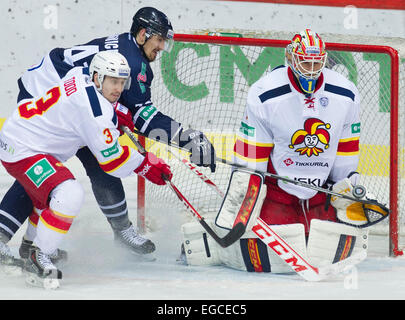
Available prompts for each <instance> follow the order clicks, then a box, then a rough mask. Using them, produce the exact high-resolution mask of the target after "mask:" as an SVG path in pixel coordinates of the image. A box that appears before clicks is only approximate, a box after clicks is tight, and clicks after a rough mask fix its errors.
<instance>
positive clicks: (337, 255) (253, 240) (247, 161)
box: [183, 29, 388, 272]
mask: <svg viewBox="0 0 405 320" xmlns="http://www.w3.org/2000/svg"><path fill="white" fill-rule="evenodd" d="M326 59H327V52H326V51H325V44H324V42H323V41H322V39H321V38H320V37H319V35H318V34H316V33H314V32H313V31H311V30H309V29H306V30H304V31H302V32H300V33H299V34H296V35H295V36H294V38H293V39H292V41H291V43H290V44H289V45H288V46H287V48H286V61H287V66H280V67H277V68H275V69H273V70H272V72H270V73H269V74H267V75H265V76H263V77H262V78H261V79H260V80H258V81H257V82H256V83H254V84H253V85H252V87H251V88H250V90H249V92H248V97H247V104H246V110H245V113H244V116H243V119H241V126H240V129H239V131H238V132H237V139H236V143H235V145H234V162H235V163H236V164H238V165H241V166H244V167H248V168H250V169H255V170H258V171H262V172H270V173H273V174H276V175H278V176H284V177H289V178H290V179H294V180H297V181H301V182H305V183H307V184H311V185H314V186H316V187H327V185H328V184H329V185H331V186H333V191H335V192H338V193H345V194H346V193H348V194H350V192H351V190H352V189H353V185H356V184H357V183H358V178H359V174H358V173H357V172H356V170H357V165H358V161H359V139H360V96H359V92H358V90H357V88H356V86H355V85H354V84H353V83H352V82H350V81H349V80H347V79H346V78H345V77H343V76H342V75H340V74H339V73H337V72H335V71H332V70H330V69H327V68H325V64H326ZM234 174H237V175H238V176H237V178H235V179H239V181H242V182H239V183H236V188H234V189H233V187H232V184H230V186H229V187H228V194H231V193H235V194H237V193H240V192H241V190H242V193H244V192H246V196H248V193H247V192H249V186H250V185H249V186H248V184H249V181H250V180H249V178H250V174H246V173H244V174H243V173H236V172H234ZM243 175H245V176H246V175H247V176H246V177H244V176H243ZM243 181H244V182H243ZM244 184H245V185H246V186H247V188H245V187H242V186H243V185H244ZM246 190H248V191H246ZM260 192H261V194H260V195H259V196H258V197H257V198H258V199H259V200H257V201H258V203H257V204H256V206H255V209H254V210H253V212H251V213H250V214H251V216H250V220H252V221H251V222H250V223H249V224H248V225H252V223H253V222H254V220H255V218H256V217H257V216H260V218H261V219H263V220H264V221H265V222H266V223H267V224H269V225H274V228H275V229H276V230H277V231H278V232H279V234H280V235H281V236H282V237H283V238H284V239H285V240H286V241H287V242H288V243H290V244H291V245H292V246H293V247H294V248H296V250H298V252H300V253H301V254H302V255H303V256H305V257H308V258H309V259H310V260H311V261H312V262H313V263H314V264H315V265H318V266H319V265H320V264H322V263H334V262H337V261H340V260H343V259H345V258H347V257H349V256H350V255H351V254H353V252H358V251H362V250H366V248H367V231H366V230H365V229H364V228H363V227H366V226H368V225H369V224H370V223H371V222H370V220H369V219H368V218H367V214H368V213H371V211H372V210H375V211H376V214H377V215H379V219H377V221H373V223H376V222H378V221H379V220H381V219H383V218H384V217H386V216H387V214H388V212H386V211H383V210H380V209H379V208H377V207H372V208H371V209H372V210H371V211H370V210H369V209H370V208H365V207H364V206H362V205H361V204H360V203H358V202H354V201H351V200H346V199H342V198H339V197H332V198H331V199H330V198H329V197H327V195H326V194H325V193H323V192H317V191H316V190H314V189H311V188H307V187H303V186H299V185H296V184H292V183H285V182H283V181H281V180H275V179H270V178H268V177H267V178H266V179H265V181H264V185H263V188H261V190H260ZM244 196H245V194H241V195H240V199H243V198H244ZM367 196H368V197H370V198H371V195H367ZM234 198H237V197H234ZM223 207H226V202H224V204H223ZM223 207H222V208H221V210H220V212H219V214H218V216H217V217H216V220H215V227H217V229H218V230H221V229H224V230H226V229H227V228H228V229H230V228H231V227H232V223H234V221H236V220H235V219H236V218H237V214H238V212H237V211H236V212H235V210H233V213H232V212H230V213H229V212H228V213H226V210H223V209H224V208H223ZM225 209H226V208H225ZM228 211H232V210H228ZM369 211H370V212H369ZM224 212H225V213H224ZM232 214H234V216H233V217H229V215H232ZM224 215H228V217H226V216H224ZM224 221H231V223H230V224H229V225H226V223H224ZM213 225H214V222H213ZM357 227H362V228H357ZM202 234H203V231H201V228H199V227H198V225H196V224H194V223H191V224H186V225H184V226H183V236H184V242H183V247H184V249H185V250H184V257H185V258H186V260H187V263H189V264H196V265H198V264H206V265H210V264H225V265H228V266H230V267H233V268H236V269H240V270H246V271H252V272H289V271H291V268H290V267H289V266H287V265H286V264H285V263H284V261H282V260H281V259H280V258H279V257H278V256H277V255H276V254H274V253H273V252H272V251H271V250H270V249H269V248H267V247H266V245H265V244H264V243H262V242H261V241H260V240H259V239H258V238H257V237H256V236H255V234H253V233H252V232H249V230H248V232H247V233H245V235H244V236H243V237H242V239H241V240H240V242H239V243H236V244H234V245H232V246H230V247H228V248H225V249H224V248H220V247H219V246H218V245H216V243H215V242H214V241H212V240H211V239H210V240H209V241H205V242H203V237H202ZM208 253H209V254H208Z"/></svg>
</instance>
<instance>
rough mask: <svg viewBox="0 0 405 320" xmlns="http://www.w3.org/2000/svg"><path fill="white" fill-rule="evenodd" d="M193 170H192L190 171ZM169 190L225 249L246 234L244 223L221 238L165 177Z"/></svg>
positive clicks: (130, 132) (132, 135)
mask: <svg viewBox="0 0 405 320" xmlns="http://www.w3.org/2000/svg"><path fill="white" fill-rule="evenodd" d="M121 129H122V130H123V131H124V132H125V133H126V134H127V135H128V137H129V138H130V139H131V141H132V142H133V143H134V144H135V146H136V147H137V148H138V150H139V152H140V153H142V154H145V153H146V150H145V148H144V147H143V146H142V145H141V144H140V143H139V141H138V140H137V139H136V137H135V135H134V134H133V132H132V131H131V130H130V129H129V128H128V127H126V126H121ZM190 170H191V169H190ZM163 178H164V180H165V181H166V184H167V185H168V186H169V188H170V189H171V190H172V191H173V192H174V193H175V194H176V196H177V197H178V198H179V200H180V201H181V202H182V203H183V204H184V206H185V207H186V209H187V211H188V212H190V213H191V214H192V215H193V217H195V218H196V219H197V220H198V221H199V222H200V224H201V226H202V227H203V228H204V229H205V231H207V233H208V234H209V235H210V236H211V237H212V238H213V239H214V240H215V241H216V242H217V243H218V244H219V245H220V246H221V247H223V248H226V247H229V246H230V245H231V244H233V243H234V242H236V241H238V240H239V239H240V237H241V236H242V235H243V233H244V232H245V226H244V225H243V224H242V223H238V224H236V225H235V226H234V227H233V228H232V229H231V230H230V231H229V232H228V233H227V234H226V235H225V236H224V237H222V238H221V237H219V236H218V234H217V233H216V232H215V231H214V230H213V229H212V228H211V227H210V226H209V225H208V224H207V222H205V220H204V218H203V217H202V216H201V215H200V214H199V213H198V211H197V210H196V209H195V208H194V207H193V206H192V205H191V203H190V202H189V201H188V200H187V199H186V198H185V197H184V195H183V194H182V193H181V192H180V190H179V189H178V188H177V187H176V186H175V185H174V184H173V182H171V181H169V180H168V179H167V178H165V177H163Z"/></svg>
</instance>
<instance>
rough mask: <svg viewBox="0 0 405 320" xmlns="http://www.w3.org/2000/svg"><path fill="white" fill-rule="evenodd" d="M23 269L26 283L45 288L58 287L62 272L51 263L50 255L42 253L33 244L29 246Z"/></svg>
mask: <svg viewBox="0 0 405 320" xmlns="http://www.w3.org/2000/svg"><path fill="white" fill-rule="evenodd" d="M24 270H25V271H26V279H25V282H26V283H27V284H29V285H31V286H35V287H43V288H45V289H56V288H59V285H60V284H59V279H62V272H61V271H60V270H58V269H57V268H56V267H55V265H54V264H53V263H52V261H51V258H50V255H47V254H45V253H43V252H42V251H41V250H40V249H39V248H37V247H35V246H32V247H31V248H30V251H29V255H28V259H27V260H26V263H25V267H24Z"/></svg>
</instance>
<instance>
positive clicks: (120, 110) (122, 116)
mask: <svg viewBox="0 0 405 320" xmlns="http://www.w3.org/2000/svg"><path fill="white" fill-rule="evenodd" d="M114 110H115V114H116V115H117V118H118V130H119V131H120V135H123V134H124V131H122V130H121V126H125V127H128V128H129V130H131V132H133V131H134V128H135V126H134V122H133V120H132V113H131V111H129V109H128V108H127V107H125V106H123V105H122V104H121V103H118V102H116V103H115V104H114Z"/></svg>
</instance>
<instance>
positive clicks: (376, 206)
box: [331, 178, 389, 228]
mask: <svg viewBox="0 0 405 320" xmlns="http://www.w3.org/2000/svg"><path fill="white" fill-rule="evenodd" d="M332 191H333V192H336V193H340V194H345V195H348V196H353V194H352V191H353V185H352V182H351V180H350V179H349V178H345V179H343V180H340V181H338V182H337V183H335V184H334V185H333V187H332ZM361 199H362V200H367V201H368V202H369V203H360V202H357V201H353V200H349V199H344V198H341V197H338V196H332V197H331V204H332V206H333V207H334V208H336V210H337V213H336V214H337V219H338V220H339V222H342V223H345V224H348V225H351V226H355V227H358V228H366V227H369V226H371V225H373V224H376V223H378V222H380V221H381V220H383V219H384V218H386V217H387V216H388V214H389V210H388V209H387V208H386V207H385V206H383V205H381V204H380V203H378V201H377V200H376V198H375V196H374V195H373V194H371V193H368V192H367V193H366V195H365V196H364V197H362V198H361Z"/></svg>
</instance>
